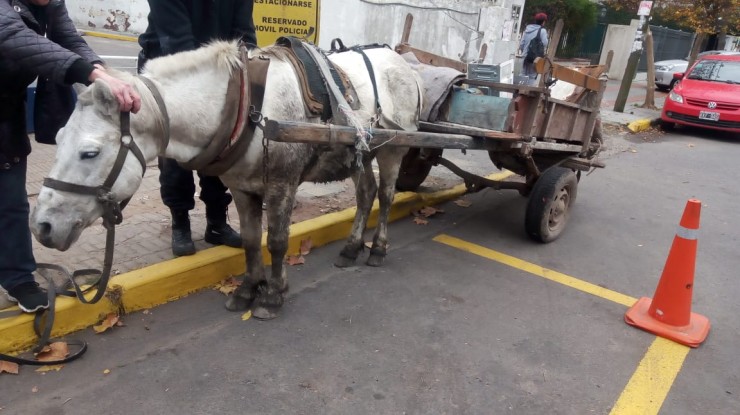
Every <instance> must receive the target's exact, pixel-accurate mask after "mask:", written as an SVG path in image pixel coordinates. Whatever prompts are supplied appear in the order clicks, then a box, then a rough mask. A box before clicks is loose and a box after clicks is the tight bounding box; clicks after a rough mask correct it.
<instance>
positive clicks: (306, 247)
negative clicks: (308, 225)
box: [301, 236, 313, 255]
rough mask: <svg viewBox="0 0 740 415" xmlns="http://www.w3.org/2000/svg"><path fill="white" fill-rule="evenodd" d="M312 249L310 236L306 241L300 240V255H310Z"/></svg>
mask: <svg viewBox="0 0 740 415" xmlns="http://www.w3.org/2000/svg"><path fill="white" fill-rule="evenodd" d="M312 247H313V241H312V240H311V237H310V236H309V237H308V239H304V240H302V241H301V255H308V254H310V253H311V248H312Z"/></svg>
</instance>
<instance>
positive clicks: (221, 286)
mask: <svg viewBox="0 0 740 415" xmlns="http://www.w3.org/2000/svg"><path fill="white" fill-rule="evenodd" d="M214 288H215V289H216V290H218V291H221V292H222V293H224V294H226V295H230V294H231V293H233V292H234V291H236V289H237V288H239V281H238V280H237V279H236V278H234V277H229V278H226V279H225V280H223V281H220V282H219V283H217V284H216V286H215V287H214Z"/></svg>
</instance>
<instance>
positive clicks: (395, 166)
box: [367, 147, 405, 267]
mask: <svg viewBox="0 0 740 415" xmlns="http://www.w3.org/2000/svg"><path fill="white" fill-rule="evenodd" d="M404 153H405V150H404V149H403V148H401V147H399V148H387V149H382V150H381V151H379V152H378V155H377V160H378V169H379V170H380V173H379V176H380V189H379V190H378V204H379V205H380V206H379V207H380V210H379V212H378V225H377V226H376V228H375V235H374V236H373V245H372V248H370V256H368V258H367V265H370V266H372V267H379V266H381V265H382V264H383V260H384V259H385V255H386V252H387V250H388V218H389V216H390V213H391V207H392V205H393V196H394V194H395V191H396V189H395V186H396V179H398V170H399V168H400V165H401V160H402V159H403V155H404Z"/></svg>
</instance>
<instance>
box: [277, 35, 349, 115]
mask: <svg viewBox="0 0 740 415" xmlns="http://www.w3.org/2000/svg"><path fill="white" fill-rule="evenodd" d="M302 43H303V41H302V40H301V39H299V38H296V37H281V38H278V40H277V41H276V42H275V45H277V46H282V47H283V49H282V50H283V51H284V52H286V53H284V54H283V56H284V57H285V58H287V59H288V61H289V62H290V63H291V64H292V65H293V68H294V69H295V72H296V75H297V76H298V80H299V82H300V84H301V92H302V94H303V102H304V104H305V105H306V112H307V113H308V114H309V116H314V117H315V116H317V115H318V116H321V120H322V121H327V120H329V119H330V118H331V117H332V108H331V102H330V97H329V91H328V90H327V87H326V85H325V84H324V80H323V78H322V75H321V70H320V69H319V66H318V64H317V62H316V61H315V60H314V58H313V57H312V55H311V54H309V53H308V52H307V51H306V50H305V48H304V47H303V46H302ZM322 57H323V59H324V61H325V62H326V64H327V65H328V66H329V68H330V71H331V76H332V78H333V80H334V83H335V84H336V85H337V86H338V87H339V90H340V92H341V93H342V95H344V99H345V100H346V101H347V103H348V104H349V105H350V107H351V108H352V109H353V110H356V109H358V108H359V105H360V101H359V99H358V98H357V94H356V92H355V89H354V87H353V86H352V83H351V82H350V80H349V77H347V74H345V73H344V71H342V70H341V69H340V68H339V67H337V66H335V65H334V64H332V63H331V61H329V60H328V59H327V58H326V56H324V55H323V54H322Z"/></svg>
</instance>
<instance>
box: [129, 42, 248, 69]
mask: <svg viewBox="0 0 740 415" xmlns="http://www.w3.org/2000/svg"><path fill="white" fill-rule="evenodd" d="M214 64H215V65H217V66H218V67H219V68H221V69H225V70H227V71H228V72H229V74H231V73H232V72H233V71H235V70H237V69H241V67H242V62H241V58H240V56H239V44H238V41H235V40H234V41H224V40H214V41H212V42H209V43H207V44H206V45H205V46H203V47H200V48H198V49H194V50H190V51H187V52H181V53H177V54H175V55H168V56H163V57H160V58H155V59H152V60H150V61H148V62H147V63H146V65H145V66H144V70H143V73H144V74H149V73H151V74H152V75H155V77H164V78H173V77H176V76H178V75H180V76H182V75H187V74H190V73H192V72H195V71H198V70H202V69H203V67H205V66H208V65H214Z"/></svg>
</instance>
